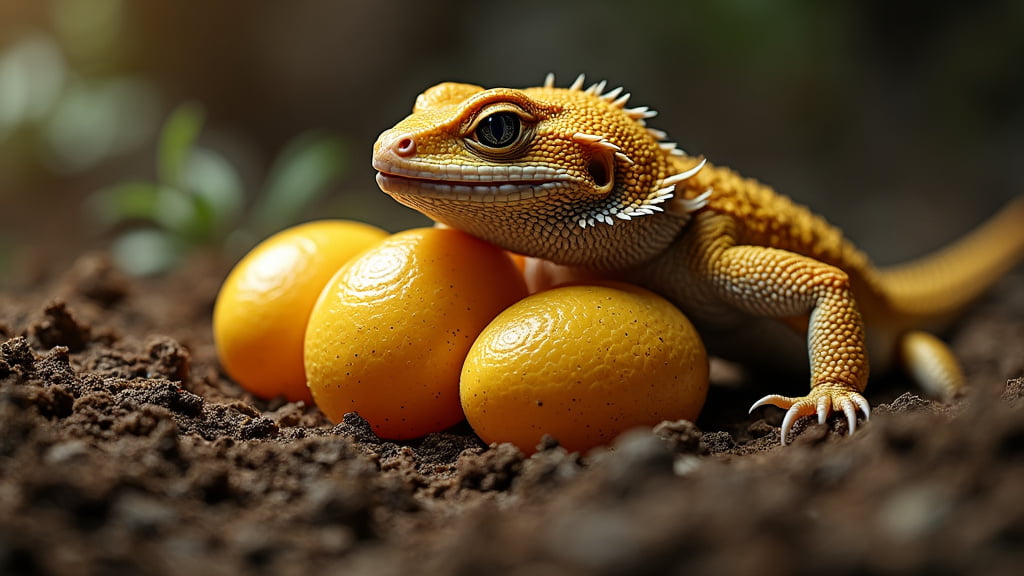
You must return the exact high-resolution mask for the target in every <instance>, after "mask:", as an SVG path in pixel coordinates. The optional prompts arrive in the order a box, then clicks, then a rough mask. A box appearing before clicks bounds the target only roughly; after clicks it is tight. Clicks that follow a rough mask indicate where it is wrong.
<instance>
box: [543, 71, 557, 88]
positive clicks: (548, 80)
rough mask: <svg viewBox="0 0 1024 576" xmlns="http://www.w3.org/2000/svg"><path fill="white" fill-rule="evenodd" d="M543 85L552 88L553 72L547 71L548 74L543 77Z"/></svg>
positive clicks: (553, 84) (553, 81)
mask: <svg viewBox="0 0 1024 576" xmlns="http://www.w3.org/2000/svg"><path fill="white" fill-rule="evenodd" d="M544 87H545V88H554V87H555V73H554V72H548V75H547V76H545V77H544Z"/></svg>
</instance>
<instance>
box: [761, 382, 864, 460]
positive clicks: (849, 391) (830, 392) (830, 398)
mask: <svg viewBox="0 0 1024 576" xmlns="http://www.w3.org/2000/svg"><path fill="white" fill-rule="evenodd" d="M769 404H770V405H772V406H778V407H779V408H783V409H785V410H787V412H786V417H785V418H783V420H782V444H783V445H785V444H786V437H787V436H788V435H789V433H790V432H791V431H792V430H793V424H794V423H795V422H796V420H797V418H800V417H802V416H811V415H813V414H817V415H818V422H819V423H821V424H824V423H825V419H826V418H828V415H829V413H830V412H832V411H836V412H839V411H842V412H843V414H845V415H846V421H847V422H848V423H849V427H850V434H853V432H854V430H856V429H857V409H858V408H860V410H861V412H863V413H864V419H865V420H867V419H868V418H870V417H871V407H870V406H869V405H868V401H867V400H865V399H864V396H862V395H861V393H860V392H859V391H858V390H857V389H855V388H853V387H852V386H850V385H848V384H819V385H817V386H815V387H814V388H811V391H810V392H809V393H808V394H807V396H801V397H799V398H790V397H788V396H780V395H778V394H769V395H768V396H765V397H764V398H761V399H760V400H758V401H757V402H754V405H753V406H751V407H750V411H751V412H753V411H754V410H755V409H757V408H758V407H760V406H765V405H769Z"/></svg>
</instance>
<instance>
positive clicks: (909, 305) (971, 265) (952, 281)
mask: <svg viewBox="0 0 1024 576" xmlns="http://www.w3.org/2000/svg"><path fill="white" fill-rule="evenodd" d="M1022 259H1024V196H1022V197H1018V198H1015V199H1014V200H1012V201H1011V202H1010V203H1009V204H1008V205H1007V206H1006V207H1004V208H1003V209H1002V210H1001V211H1000V212H999V213H998V214H996V215H995V216H993V217H992V218H991V219H990V220H989V221H988V222H985V223H984V224H982V225H981V226H980V227H978V228H977V229H975V230H974V231H972V232H971V233H970V234H968V235H967V236H964V237H963V238H962V239H960V240H958V241H957V242H955V243H954V244H952V245H950V246H948V247H946V248H944V249H942V250H940V251H938V252H935V253H934V254H931V255H929V256H926V257H924V258H921V259H919V260H914V261H911V262H908V263H906V264H901V265H897V266H892V267H888V268H883V269H881V270H879V272H878V280H880V281H881V285H882V288H883V291H884V292H885V293H886V296H887V299H888V301H889V304H890V305H891V311H892V312H894V313H896V314H897V315H899V316H903V317H905V318H906V319H907V320H909V321H910V322H909V323H910V324H914V325H917V326H922V327H932V326H938V325H941V324H944V323H945V322H947V321H949V320H951V319H952V318H953V316H955V315H956V314H957V313H958V312H960V311H961V310H962V309H963V308H964V307H966V306H967V305H968V304H970V303H971V302H972V301H974V300H975V299H976V298H977V297H978V296H980V295H981V294H982V293H983V292H984V291H985V290H986V289H988V288H989V287H990V286H991V285H992V284H993V283H995V281H996V280H998V279H999V278H1000V277H1001V276H1002V275H1004V274H1006V273H1007V272H1009V271H1010V270H1011V269H1013V268H1014V266H1016V265H1017V264H1018V263H1019V262H1021V260H1022Z"/></svg>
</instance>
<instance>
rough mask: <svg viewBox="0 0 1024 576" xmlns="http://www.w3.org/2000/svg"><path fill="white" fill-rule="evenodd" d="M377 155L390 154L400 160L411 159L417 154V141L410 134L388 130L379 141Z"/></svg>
mask: <svg viewBox="0 0 1024 576" xmlns="http://www.w3.org/2000/svg"><path fill="white" fill-rule="evenodd" d="M376 148H377V150H376V151H375V152H376V153H377V154H380V153H382V152H384V153H387V152H390V153H392V154H394V155H395V156H398V157H399V158H409V157H411V156H413V155H415V154H416V139H415V138H414V137H413V135H412V134H410V133H408V132H394V131H391V130H388V131H386V132H384V133H383V134H381V135H380V138H378V140H377V146H376Z"/></svg>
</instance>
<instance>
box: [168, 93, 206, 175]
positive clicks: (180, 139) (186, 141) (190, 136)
mask: <svg viewBox="0 0 1024 576" xmlns="http://www.w3.org/2000/svg"><path fill="white" fill-rule="evenodd" d="M204 116H205V113H204V112H203V108H202V107H201V106H200V105H199V104H195V103H191V102H188V103H185V104H181V105H180V106H178V107H177V108H175V109H174V112H172V113H171V115H170V117H169V118H168V119H167V121H166V122H165V123H164V126H163V130H161V132H160V150H159V151H158V153H157V155H158V156H157V161H158V166H157V170H158V175H159V178H160V182H161V183H163V184H167V185H171V186H178V185H179V184H180V183H181V175H182V170H183V169H184V167H185V162H186V161H187V160H188V157H189V154H191V153H192V147H193V145H194V144H195V141H196V138H197V137H198V136H199V131H200V130H202V127H203V120H204Z"/></svg>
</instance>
